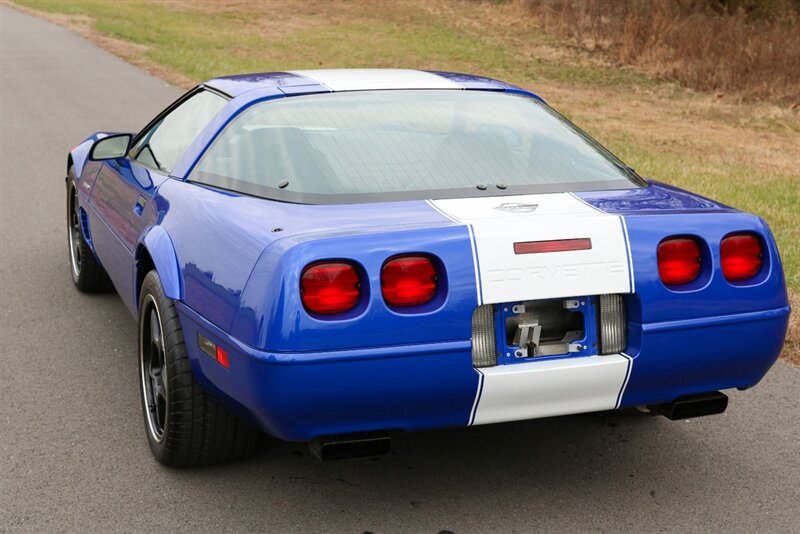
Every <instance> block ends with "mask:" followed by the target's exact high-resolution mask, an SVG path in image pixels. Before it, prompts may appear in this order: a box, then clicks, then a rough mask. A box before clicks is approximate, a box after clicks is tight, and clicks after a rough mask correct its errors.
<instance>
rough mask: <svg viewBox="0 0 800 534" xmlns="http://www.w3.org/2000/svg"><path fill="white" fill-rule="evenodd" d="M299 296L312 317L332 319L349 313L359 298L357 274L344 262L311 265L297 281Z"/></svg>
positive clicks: (359, 288)
mask: <svg viewBox="0 0 800 534" xmlns="http://www.w3.org/2000/svg"><path fill="white" fill-rule="evenodd" d="M300 296H301V298H302V300H303V305H304V306H305V307H306V309H307V310H308V311H310V312H312V313H318V314H320V315H333V314H336V313H343V312H346V311H348V310H352V309H353V308H355V307H356V304H358V299H359V298H360V296H361V287H360V283H359V279H358V273H357V272H356V270H355V267H353V266H352V265H350V264H349V263H344V262H321V263H314V264H311V265H309V266H308V267H306V270H305V271H303V276H302V277H301V279H300Z"/></svg>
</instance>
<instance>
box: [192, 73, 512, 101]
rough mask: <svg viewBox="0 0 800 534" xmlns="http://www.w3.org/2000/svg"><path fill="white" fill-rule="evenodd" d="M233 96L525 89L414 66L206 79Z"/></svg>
mask: <svg viewBox="0 0 800 534" xmlns="http://www.w3.org/2000/svg"><path fill="white" fill-rule="evenodd" d="M203 85H206V86H209V87H212V88H214V89H216V90H218V91H221V92H223V93H226V94H228V95H230V96H232V97H236V96H239V95H241V94H243V93H246V92H248V91H252V90H255V89H270V88H274V89H280V90H282V91H283V92H285V93H287V94H289V93H291V94H297V93H306V92H319V91H320V90H322V91H334V92H336V91H367V90H383V89H387V90H388V89H477V90H494V91H514V92H517V91H519V92H524V93H527V91H524V90H523V89H521V88H519V87H517V86H514V85H511V84H509V83H506V82H502V81H500V80H494V79H492V78H486V77H484V76H475V75H470V74H460V73H455V72H441V71H423V70H412V69H318V70H296V71H286V72H262V73H254V74H238V75H235V76H222V77H219V78H212V79H210V80H207V81H205V82H204V83H203Z"/></svg>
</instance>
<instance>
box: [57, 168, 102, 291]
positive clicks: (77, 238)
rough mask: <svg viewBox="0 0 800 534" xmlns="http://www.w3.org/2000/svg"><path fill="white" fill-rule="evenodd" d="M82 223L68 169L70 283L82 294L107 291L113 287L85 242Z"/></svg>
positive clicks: (76, 189) (76, 195)
mask: <svg viewBox="0 0 800 534" xmlns="http://www.w3.org/2000/svg"><path fill="white" fill-rule="evenodd" d="M82 222H83V221H82V219H81V213H80V205H79V204H78V187H77V186H76V184H75V173H74V172H73V170H72V167H70V169H69V175H68V177H67V242H68V244H69V266H70V271H72V282H73V283H74V284H75V287H77V288H78V289H79V290H80V291H82V292H84V293H97V292H99V291H107V290H109V289H111V288H112V287H113V286H112V285H111V280H109V278H108V275H107V274H106V271H105V270H104V269H103V266H102V265H100V263H98V261H97V258H95V257H94V253H93V252H92V248H91V247H90V246H89V243H87V242H86V238H85V237H84V235H83V228H82Z"/></svg>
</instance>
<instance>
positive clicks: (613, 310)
mask: <svg viewBox="0 0 800 534" xmlns="http://www.w3.org/2000/svg"><path fill="white" fill-rule="evenodd" d="M598 300H599V311H600V313H599V321H600V354H616V353H618V352H622V351H623V350H625V348H626V347H627V346H628V332H627V328H626V322H627V318H626V313H625V301H624V300H623V298H622V295H600V297H599V299H598Z"/></svg>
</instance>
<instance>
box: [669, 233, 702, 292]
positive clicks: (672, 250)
mask: <svg viewBox="0 0 800 534" xmlns="http://www.w3.org/2000/svg"><path fill="white" fill-rule="evenodd" d="M701 261H702V260H701V255H700V247H699V246H698V245H697V242H696V241H695V240H694V239H690V238H688V237H671V238H668V239H665V240H664V241H662V242H661V244H659V245H658V274H659V275H660V276H661V281H662V282H664V285H667V286H680V285H684V284H688V283H689V282H692V281H694V280H696V279H697V277H698V276H700V267H701Z"/></svg>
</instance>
